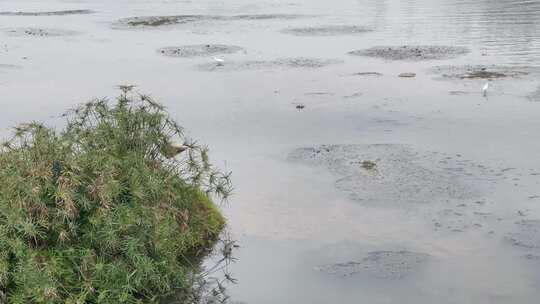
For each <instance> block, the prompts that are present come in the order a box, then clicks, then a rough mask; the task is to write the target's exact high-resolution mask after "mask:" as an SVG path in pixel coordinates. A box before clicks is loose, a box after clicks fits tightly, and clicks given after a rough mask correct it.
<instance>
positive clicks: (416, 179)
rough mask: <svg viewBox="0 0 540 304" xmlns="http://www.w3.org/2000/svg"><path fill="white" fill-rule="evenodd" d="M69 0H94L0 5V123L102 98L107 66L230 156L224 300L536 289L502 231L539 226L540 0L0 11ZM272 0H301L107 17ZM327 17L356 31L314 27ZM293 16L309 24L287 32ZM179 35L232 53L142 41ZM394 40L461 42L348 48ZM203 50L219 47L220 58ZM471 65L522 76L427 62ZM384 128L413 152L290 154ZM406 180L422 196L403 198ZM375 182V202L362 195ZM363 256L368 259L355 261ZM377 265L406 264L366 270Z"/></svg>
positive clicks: (532, 264) (539, 254)
mask: <svg viewBox="0 0 540 304" xmlns="http://www.w3.org/2000/svg"><path fill="white" fill-rule="evenodd" d="M67 9H69V10H75V9H90V10H92V11H95V13H94V14H86V15H66V16H24V14H23V16H18V15H11V16H4V15H2V16H1V17H0V27H1V28H0V107H2V112H0V132H2V133H3V132H4V131H5V130H6V128H7V127H9V126H11V125H13V124H15V122H17V121H28V120H34V119H36V120H43V119H48V117H49V116H50V115H52V114H56V113H60V112H62V111H63V110H64V109H66V108H68V107H71V106H72V105H73V104H74V103H78V102H83V101H86V100H87V99H89V98H92V97H96V96H106V95H109V96H114V94H116V93H115V92H114V88H115V86H116V85H118V84H119V83H130V84H137V85H139V89H140V90H141V92H143V93H151V94H154V96H155V97H156V98H157V99H159V100H162V101H163V102H164V103H166V105H167V107H168V108H169V110H170V111H171V112H172V113H173V115H175V116H176V118H178V119H179V120H180V122H181V123H182V125H184V126H185V127H186V129H187V130H190V131H191V132H192V133H193V135H194V137H196V138H200V139H201V141H202V142H204V143H207V144H209V146H210V148H211V151H212V156H213V157H214V159H216V162H218V163H219V162H223V163H224V166H225V167H227V169H230V170H232V171H233V173H234V175H233V176H234V183H235V187H236V191H235V196H234V197H233V199H232V201H231V204H230V206H226V207H225V208H224V209H225V212H226V213H227V215H228V216H229V218H230V228H231V230H232V232H233V233H234V234H235V236H236V237H237V238H239V239H240V242H241V245H242V247H241V249H240V250H239V261H238V263H237V264H236V265H234V266H233V267H232V268H231V271H232V275H233V276H234V277H236V278H237V279H238V280H239V284H238V285H234V286H231V289H230V293H231V295H232V296H233V299H234V300H238V301H245V302H247V303H257V304H265V303H268V304H270V303H283V304H289V303H290V304H293V303H294V304H298V303H315V304H323V303H364V302H365V303H426V304H427V303H443V304H446V303H456V304H457V303H459V304H462V303H475V304H477V303H490V304H491V303H527V304H532V303H537V301H538V297H539V296H540V291H539V290H538V288H537V286H538V282H540V275H539V273H540V263H538V260H540V250H538V249H535V248H524V247H519V246H514V245H512V243H511V242H508V241H507V239H508V236H515V235H516V233H518V234H519V235H521V236H523V237H526V238H527V240H529V239H531V240H533V241H534V240H537V238H536V236H537V235H538V234H537V231H535V230H534V229H532V228H531V229H529V230H526V231H523V227H522V226H519V225H516V224H515V223H516V222H520V221H521V220H535V219H539V218H540V209H539V208H540V207H539V205H538V203H537V202H538V199H537V198H538V195H540V192H539V190H538V189H539V187H538V185H539V184H540V180H539V178H540V173H539V172H540V161H539V160H538V154H539V153H540V142H539V141H537V140H531V139H535V138H536V137H537V135H538V134H539V133H540V125H539V120H538V113H540V103H536V102H530V101H538V100H540V99H539V96H540V93H539V92H540V89H538V88H539V85H540V83H538V82H539V80H538V79H539V78H538V72H537V70H536V72H535V69H533V68H531V67H530V66H536V67H540V1H538V0H534V1H533V0H529V1H520V0H491V1H490V0H340V1H327V0H255V1H254V0H227V1H221V0H201V1H185V0H136V1H133V0H115V1H110V0H77V1H66V0H40V1H21V0H0V11H10V12H18V11H29V12H36V11H49V12H50V11H61V10H67ZM269 14H287V15H302V16H308V17H306V18H297V19H286V20H283V19H281V20H276V19H275V18H273V19H272V18H263V19H257V18H240V19H239V18H217V19H216V18H214V19H213V20H206V21H204V22H196V23H188V24H181V25H168V26H165V27H156V28H152V29H151V30H147V29H144V28H137V29H129V30H126V29H118V28H113V24H115V22H116V21H118V20H121V19H122V18H128V17H136V16H160V15H199V16H207V15H211V16H246V15H250V16H255V15H267V16H269ZM233 19H234V20H233ZM332 25H334V26H335V27H334V29H336V28H337V29H343V28H355V29H356V28H361V29H369V31H368V30H366V31H356V32H355V33H354V34H351V33H347V31H343V30H339V31H336V30H334V31H329V30H328V26H332ZM351 26H352V27H351ZM27 27H32V28H36V29H42V28H43V29H47V28H54V29H59V30H62V31H75V32H77V33H79V34H78V35H71V36H47V37H39V39H37V38H36V37H29V36H28V35H22V36H10V35H7V34H6V31H5V29H6V28H27ZM291 28H297V29H298V28H300V29H306V28H307V29H310V30H312V29H313V28H315V29H319V30H320V29H323V31H322V32H323V33H324V35H299V36H298V35H296V36H295V35H290V34H287V33H284V30H286V29H291ZM330 29H332V27H330ZM334 34H335V35H334ZM338 34H339V35H338ZM185 45H191V46H193V45H195V46H201V45H202V46H205V45H226V46H231V45H232V46H238V47H239V48H240V47H241V48H242V50H245V52H244V51H241V52H220V53H219V54H217V53H216V54H211V53H208V54H207V52H203V51H201V52H198V53H197V56H187V57H186V56H173V57H171V56H162V55H161V54H158V52H156V50H160V49H162V48H164V47H170V46H185ZM401 45H427V46H430V45H439V46H440V45H443V46H458V47H466V48H467V49H468V50H469V51H470V52H468V53H466V52H463V53H462V54H461V53H460V54H459V56H456V57H455V58H454V57H453V56H452V57H451V59H448V58H449V57H445V58H435V59H437V60H425V61H402V60H395V61H386V60H384V59H379V58H367V57H364V56H350V55H347V53H348V52H351V51H354V50H364V49H369V48H372V47H374V46H401ZM213 55H216V56H218V55H219V56H221V57H223V58H224V60H225V63H224V64H223V65H222V66H219V67H218V66H215V62H214V61H213V60H212V58H211V56H213ZM280 58H281V59H280ZM283 58H285V59H287V60H285V61H286V62H285V61H283V60H284V59H283ZM290 58H313V60H311V61H310V60H307V61H306V60H300V61H299V60H298V59H296V60H292V61H291V59H290ZM431 59H433V58H431ZM439 59H440V60H439ZM442 59H444V60H442ZM321 62H322V63H324V62H332V63H336V64H320V63H321ZM338 63H339V64H338ZM250 64H251V65H254V66H255V67H256V68H246V67H248V66H250ZM313 65H316V66H317V67H318V68H316V69H314V68H310V66H311V67H313ZM319 65H320V66H319ZM291 66H292V67H294V68H292V67H291ZM484 66H487V67H489V71H492V70H493V71H495V72H500V71H505V72H507V71H526V72H527V73H521V74H519V75H517V76H519V77H517V76H516V77H514V76H509V77H500V78H498V79H495V80H493V81H492V85H491V87H490V91H489V93H488V97H487V98H483V97H482V95H481V87H482V86H483V85H484V84H485V79H483V78H479V79H476V78H467V77H464V78H461V77H450V78H451V79H449V81H436V79H434V78H441V76H440V75H439V74H437V75H433V72H432V71H433V69H434V67H439V69H443V68H442V67H445V69H446V67H447V69H448V71H450V72H448V73H450V74H456V75H461V74H463V73H465V72H468V71H469V67H480V68H479V69H480V72H485V71H482V70H481V69H482V68H481V67H484ZM524 66H527V67H526V68H525V67H524ZM200 67H208V68H207V69H203V71H201V68H200ZM235 67H236V68H235ZM238 67H240V68H238ZM445 71H446V70H445ZM489 71H488V72H489ZM477 72H478V71H477ZM401 73H415V74H416V77H414V78H408V79H404V78H399V77H397V75H399V74H401ZM366 75H372V76H373V75H376V77H369V76H366ZM346 97H349V98H346ZM350 97H354V98H350ZM299 104H301V105H303V106H304V107H303V108H302V109H301V110H299V109H297V108H296V105H299ZM381 143H383V144H399V145H400V146H401V145H403V147H407V151H410V155H409V154H407V157H406V158H404V157H405V156H406V155H404V154H400V153H401V152H399V151H398V150H396V151H394V150H391V151H388V152H387V154H385V155H382V156H381V155H380V153H379V152H378V151H379V150H378V149H381V147H384V146H377V145H375V146H372V147H374V148H373V151H372V154H365V153H366V150H365V149H359V151H357V152H354V153H353V152H351V153H350V154H347V157H342V158H339V159H340V162H339V164H340V165H342V166H345V167H344V168H343V172H344V173H343V172H341V171H340V172H341V173H343V174H341V173H340V174H337V175H336V174H335V172H333V171H332V170H328V168H327V167H325V166H319V167H317V166H306V165H301V164H298V163H291V162H288V161H287V160H286V158H287V155H289V154H290V153H291V151H295V150H296V149H298V148H301V147H307V148H310V147H320V146H321V145H325V144H329V145H332V144H353V145H357V144H366V145H373V144H381ZM328 152H330V151H328ZM368 152H369V151H368ZM318 157H321V155H319V156H318ZM316 159H317V158H313V160H316ZM403 159H406V161H401V160H403ZM225 160H226V162H225ZM334 160H335V158H332V157H330V158H328V161H329V162H331V161H334ZM349 160H350V161H349ZM364 160H369V161H373V162H375V163H377V166H378V168H379V169H380V170H378V171H377V172H370V174H371V175H367V173H366V172H364V171H361V168H360V167H358V163H359V162H362V161H364ZM385 160H386V161H385ZM387 160H394V161H393V162H388V161H387ZM427 160H430V161H429V162H428V161H427ZM381 162H382V163H381ZM334 165H335V164H334ZM330 168H331V166H330ZM399 168H405V169H403V170H402V171H400V172H396V170H398V169H399ZM407 168H409V169H408V171H407ZM411 168H414V170H412V171H411ZM509 168H516V169H513V170H512V169H509ZM441 170H442V171H441ZM404 172H409V173H410V172H412V173H411V174H404ZM470 172H472V173H470ZM384 174H388V175H386V176H385V175H384ZM440 176H444V177H445V178H444V179H441V178H440ZM464 176H465V177H464ZM420 177H422V178H420ZM448 181H455V182H456V183H459V185H462V184H463V185H464V186H463V187H465V186H466V188H468V187H471V189H473V188H474V191H475V192H474V193H475V196H474V197H471V196H463V195H461V196H460V193H459V191H460V190H459V189H461V187H452V185H455V183H454V184H453V183H450V182H448ZM344 186H346V187H344ZM405 186H406V190H407V191H405V192H403V191H400V189H404V187H405ZM347 189H349V190H350V189H353V190H354V194H355V198H356V199H353V200H351V199H350V197H349V196H348V195H346V194H344V191H343V190H347ZM388 189H393V190H392V191H389V190H388ZM456 189H457V190H456ZM349 192H351V191H349ZM455 192H456V193H455ZM441 193H442V194H441ZM419 195H421V197H422V200H421V203H418V204H414V207H409V208H403V203H404V202H405V201H407V200H409V201H410V199H411V198H415V197H418V196H419ZM477 196H478V197H477ZM373 197H376V199H371V201H372V202H376V203H371V204H365V200H366V198H368V199H369V198H373ZM432 197H433V199H432ZM363 200H364V201H363ZM456 200H458V201H456ZM433 202H437V203H433ZM520 229H521V230H520ZM535 229H536V228H535ZM532 247H534V246H532ZM411 252H414V253H422V255H421V256H424V254H425V255H429V256H430V259H429V263H428V262H426V263H421V267H417V266H418V265H417V263H413V262H414V261H415V259H414V257H413V258H412V261H413V262H411V255H410V254H403V253H411ZM374 253H375V254H374ZM377 253H378V254H377ZM381 253H394V254H392V255H391V258H390V259H389V258H388V256H387V255H385V254H381ZM395 253H400V254H395ZM402 256H403V257H404V258H402ZM524 257H525V258H524ZM388 260H390V261H391V263H390V266H391V267H390V268H389V267H388V266H389V265H387V264H385V261H388ZM402 260H403V262H404V264H400V261H402ZM325 265H339V266H340V268H339V269H342V268H347V267H349V268H350V267H353V268H354V271H353V273H354V274H353V275H350V276H347V277H343V276H332V275H328V273H324V272H321V271H317V267H321V266H323V267H324V266H325ZM366 265H367V267H368V268H369V269H368V270H369V271H361V269H360V268H362V267H364V266H366ZM408 265H410V266H411V267H414V269H412V268H411V269H409V268H408V267H409V266H408ZM342 266H343V267H342ZM325 269H326V268H325ZM388 269H390V270H392V269H397V270H398V271H399V272H400V273H401V271H402V272H403V273H404V274H406V275H404V276H397V277H396V276H385V275H372V274H373V273H374V272H375V273H379V274H380V272H383V274H384V273H385V271H387V270H388ZM392 273H393V272H392Z"/></svg>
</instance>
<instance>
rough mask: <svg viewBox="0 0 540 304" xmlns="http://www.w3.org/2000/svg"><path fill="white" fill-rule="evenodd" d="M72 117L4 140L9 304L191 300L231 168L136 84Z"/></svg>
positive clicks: (26, 127)
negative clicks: (215, 163) (218, 163)
mask: <svg viewBox="0 0 540 304" xmlns="http://www.w3.org/2000/svg"><path fill="white" fill-rule="evenodd" d="M64 117H65V119H66V127H65V128H64V129H62V130H59V131H57V130H55V129H52V128H48V127H46V126H44V125H43V124H40V123H29V124H21V125H18V126H17V127H16V128H14V132H13V136H12V138H11V139H10V140H8V141H6V142H4V143H3V144H2V146H1V150H0V181H1V182H0V299H1V300H0V302H1V303H104V304H113V303H114V304H116V303H159V302H160V299H161V298H163V297H167V296H171V295H173V294H174V295H177V294H181V295H184V301H183V302H181V303H192V302H193V299H192V298H191V297H190V292H191V288H192V283H191V282H192V280H193V277H194V276H196V274H197V270H198V268H199V264H200V263H199V261H200V259H201V258H202V257H203V256H205V255H206V254H207V253H208V252H209V250H210V249H211V248H212V247H213V246H214V244H215V242H216V240H217V239H218V236H219V234H220V233H221V231H222V229H223V228H224V225H225V220H224V218H223V217H222V215H221V213H220V211H219V210H218V208H217V206H216V205H215V204H214V203H213V202H212V200H211V198H226V197H227V195H228V193H229V191H230V183H229V181H228V175H224V174H223V173H221V172H219V171H216V170H215V169H214V168H213V167H212V165H211V164H209V162H208V151H207V150H206V149H205V148H203V147H201V146H198V145H196V144H195V143H193V142H191V141H189V140H188V139H186V138H185V137H184V136H183V130H182V128H181V127H180V126H178V125H177V124H176V123H175V122H174V121H173V120H171V118H170V117H169V116H168V114H167V113H166V112H165V111H164V109H163V107H162V106H161V105H159V104H158V103H156V102H155V101H153V100H152V99H151V98H149V97H147V96H144V95H137V94H133V95H131V94H130V93H128V89H127V88H124V93H123V94H122V95H121V96H120V97H119V98H118V99H117V101H116V102H114V103H109V102H106V101H104V100H95V101H92V102H89V103H86V104H84V105H82V106H80V107H77V108H75V109H74V110H72V111H70V112H68V113H66V114H65V115H64ZM171 151H172V152H171Z"/></svg>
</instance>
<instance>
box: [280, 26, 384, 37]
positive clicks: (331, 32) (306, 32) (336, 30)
mask: <svg viewBox="0 0 540 304" xmlns="http://www.w3.org/2000/svg"><path fill="white" fill-rule="evenodd" d="M372 31H373V30H372V29H370V28H368V27H364V26H358V25H325V26H315V27H292V28H286V29H283V30H281V32H282V33H285V34H291V35H295V36H341V35H357V34H363V33H368V32H372Z"/></svg>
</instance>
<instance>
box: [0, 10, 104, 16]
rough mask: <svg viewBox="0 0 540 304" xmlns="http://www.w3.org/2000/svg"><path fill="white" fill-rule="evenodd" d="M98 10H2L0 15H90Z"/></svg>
mask: <svg viewBox="0 0 540 304" xmlns="http://www.w3.org/2000/svg"><path fill="white" fill-rule="evenodd" d="M94 13H96V11H93V10H87V9H84V10H64V11H48V12H25V11H19V12H0V16H33V17H39V16H67V15H88V14H94Z"/></svg>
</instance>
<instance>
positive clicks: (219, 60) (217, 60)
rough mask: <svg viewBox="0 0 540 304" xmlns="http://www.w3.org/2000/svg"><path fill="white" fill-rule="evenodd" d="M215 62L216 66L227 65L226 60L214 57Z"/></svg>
mask: <svg viewBox="0 0 540 304" xmlns="http://www.w3.org/2000/svg"><path fill="white" fill-rule="evenodd" d="M214 62H215V63H216V65H218V66H222V65H223V64H224V63H225V59H223V58H217V57H215V56H214Z"/></svg>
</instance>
